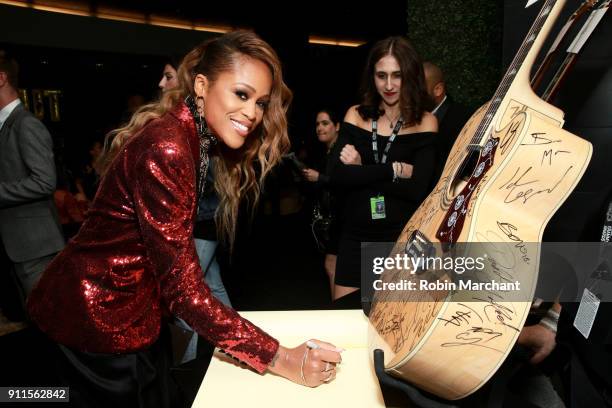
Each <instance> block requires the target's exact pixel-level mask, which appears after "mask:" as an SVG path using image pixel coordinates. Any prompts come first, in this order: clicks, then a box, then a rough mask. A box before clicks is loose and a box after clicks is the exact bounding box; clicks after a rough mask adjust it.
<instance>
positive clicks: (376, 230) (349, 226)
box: [331, 37, 438, 306]
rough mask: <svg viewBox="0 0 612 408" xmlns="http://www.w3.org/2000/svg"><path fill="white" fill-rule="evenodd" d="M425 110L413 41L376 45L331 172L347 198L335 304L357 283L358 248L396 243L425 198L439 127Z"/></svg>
mask: <svg viewBox="0 0 612 408" xmlns="http://www.w3.org/2000/svg"><path fill="white" fill-rule="evenodd" d="M427 106H428V96H427V90H426V87H425V77H424V74H423V65H422V62H421V59H420V58H419V56H418V55H417V53H416V51H415V50H414V48H413V47H412V45H411V44H410V42H409V41H408V40H407V39H406V38H404V37H389V38H386V39H384V40H381V41H378V42H377V43H376V44H374V46H373V48H372V49H371V51H370V53H369V55H368V59H367V63H366V67H365V70H364V75H363V79H362V102H361V104H360V105H356V106H353V107H351V108H350V109H349V110H348V112H347V113H346V116H345V118H344V123H342V126H341V127H340V136H339V140H338V151H339V152H340V154H339V155H338V156H337V157H336V164H335V165H334V166H333V168H332V171H331V183H332V185H333V186H337V187H338V188H339V189H342V190H344V191H345V192H346V201H345V205H344V206H343V209H342V210H341V211H342V213H343V217H344V223H343V225H342V227H341V236H340V241H339V244H338V261H337V265H336V275H335V289H334V297H335V298H336V299H339V298H341V297H343V296H346V295H349V294H351V293H353V292H357V291H358V289H359V287H360V285H361V279H360V276H361V266H362V265H361V261H362V256H361V245H362V243H363V242H395V241H396V240H397V239H398V237H399V235H400V233H401V231H402V229H403V228H404V226H405V224H406V222H407V221H408V220H409V219H410V216H411V215H412V213H413V212H414V211H415V210H416V209H417V208H418V206H419V205H420V204H421V201H422V200H423V199H424V198H425V197H426V195H427V193H428V192H429V189H430V186H431V183H432V175H433V171H434V167H435V162H436V150H435V139H436V132H437V130H438V123H437V121H436V118H435V116H434V115H432V114H431V113H429V112H427V110H426V108H427ZM369 265H372V263H371V262H369ZM367 269H368V268H367V267H366V270H367ZM370 273H371V268H370ZM355 306H356V305H355Z"/></svg>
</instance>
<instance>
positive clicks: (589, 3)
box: [531, 0, 597, 89]
mask: <svg viewBox="0 0 612 408" xmlns="http://www.w3.org/2000/svg"><path fill="white" fill-rule="evenodd" d="M595 3H597V0H585V1H584V2H583V3H582V4H581V5H580V6H579V7H578V9H576V11H574V12H573V13H572V15H571V16H570V17H569V18H568V19H567V22H566V23H565V24H564V25H563V27H562V28H561V30H560V31H559V34H557V37H556V38H555V40H554V41H553V43H552V45H551V46H550V48H549V50H548V52H547V53H546V57H544V60H543V61H542V63H541V64H540V66H539V67H538V70H537V71H536V73H535V74H534V75H533V78H532V80H531V87H532V88H533V89H538V87H539V86H540V84H541V83H542V80H543V79H544V74H545V73H546V71H547V70H548V68H549V67H550V65H551V63H552V60H553V58H554V57H555V56H556V55H557V54H558V51H559V45H560V44H561V42H562V41H563V40H564V39H565V37H566V36H567V34H568V33H569V32H570V31H571V29H572V28H574V26H575V25H576V24H577V23H578V21H579V20H580V18H581V17H582V16H583V15H584V14H586V13H587V12H588V11H589V10H590V9H591V8H592V7H593V6H594V5H595Z"/></svg>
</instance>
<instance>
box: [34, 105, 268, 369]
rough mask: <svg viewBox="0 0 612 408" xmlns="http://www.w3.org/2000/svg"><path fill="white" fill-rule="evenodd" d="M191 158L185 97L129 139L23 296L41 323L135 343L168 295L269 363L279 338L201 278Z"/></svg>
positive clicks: (221, 343) (233, 348) (235, 352)
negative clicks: (83, 214) (81, 218)
mask: <svg viewBox="0 0 612 408" xmlns="http://www.w3.org/2000/svg"><path fill="white" fill-rule="evenodd" d="M198 160H199V140H198V136H197V133H196V129H195V124H194V120H193V117H192V115H191V113H190V111H189V109H188V108H187V107H186V106H185V105H184V104H183V103H182V102H181V103H180V104H179V105H178V106H177V107H176V108H174V109H173V110H171V111H170V112H168V113H166V114H165V115H163V116H162V117H161V118H160V119H157V120H153V121H152V122H150V123H149V124H148V125H147V126H146V127H145V128H144V129H143V130H142V131H141V132H139V133H138V134H137V135H135V136H133V137H132V139H131V140H130V141H128V143H126V145H125V146H124V148H123V149H122V151H121V152H120V153H119V155H118V156H117V157H116V158H115V160H114V161H113V163H112V164H111V167H110V168H109V170H108V172H107V174H106V175H105V177H104V178H103V179H102V181H101V183H100V187H99V191H98V194H97V195H96V198H95V200H94V202H93V204H92V207H91V209H90V211H89V213H88V214H87V219H86V220H85V222H84V223H83V226H82V227H81V229H80V231H79V233H78V235H77V236H76V237H75V238H74V239H73V240H71V241H70V242H69V244H68V245H67V246H66V248H65V249H64V250H63V251H62V252H61V253H60V254H59V255H58V256H57V257H56V258H55V259H54V260H53V262H52V263H51V264H50V265H49V267H48V268H47V270H46V271H45V273H44V274H43V276H42V278H41V280H40V282H39V284H38V285H37V287H36V288H35V289H34V290H33V292H32V293H31V295H30V297H29V300H28V307H29V312H30V316H31V318H32V319H33V320H34V322H36V324H37V325H38V326H39V328H40V329H41V330H42V331H43V332H45V333H46V334H47V335H48V336H49V337H51V338H52V339H53V340H55V341H57V342H59V343H61V344H64V345H66V346H69V347H73V348H75V349H78V350H81V351H87V352H98V353H126V352H132V351H137V350H141V349H143V348H146V347H147V346H149V345H151V344H152V343H153V342H155V340H156V339H157V337H158V335H159V331H160V325H161V316H162V309H163V308H164V306H163V305H165V307H167V308H168V309H169V310H170V311H171V312H173V313H174V314H175V315H177V316H179V317H181V318H182V319H184V320H185V321H186V322H187V323H189V324H190V325H191V327H193V328H194V330H196V331H197V332H198V333H199V334H200V335H202V336H204V337H205V338H207V339H208V340H209V341H210V342H212V343H213V344H215V345H216V346H218V347H220V348H222V349H224V350H225V351H227V352H228V353H229V354H231V355H232V356H234V357H236V358H238V359H240V360H242V361H244V362H246V363H248V364H249V365H251V366H252V367H253V368H255V369H256V370H257V371H259V372H262V371H264V370H265V369H266V368H267V366H268V364H269V363H270V361H271V360H272V358H273V357H274V355H275V354H276V351H277V349H278V342H277V341H276V340H275V339H274V338H272V337H270V336H269V335H268V334H266V333H265V332H263V331H262V330H261V329H259V328H258V327H256V326H255V325H253V324H252V323H251V322H249V321H248V320H246V319H243V318H241V317H240V316H239V315H238V314H237V313H236V312H235V311H234V310H233V309H230V308H227V307H225V306H224V305H223V304H222V303H221V302H220V301H218V300H217V299H215V298H214V297H213V296H212V294H211V292H210V290H209V288H208V287H207V286H206V285H205V284H204V282H203V279H202V271H201V269H200V264H199V262H198V257H197V254H196V250H195V246H194V241H193V236H192V231H193V224H194V218H195V214H196V176H195V175H196V163H198Z"/></svg>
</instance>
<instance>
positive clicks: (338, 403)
mask: <svg viewBox="0 0 612 408" xmlns="http://www.w3.org/2000/svg"><path fill="white" fill-rule="evenodd" d="M241 315H242V316H244V317H245V318H247V319H249V320H250V321H252V322H253V323H255V324H256V325H258V326H259V327H261V328H262V329H264V330H266V331H267V332H268V333H270V334H271V335H273V336H274V337H276V338H277V339H278V340H279V341H280V342H281V344H283V345H284V346H287V347H294V346H297V345H299V344H301V343H302V342H304V341H305V340H308V339H309V338H317V339H320V340H324V341H329V342H330V343H333V344H334V345H336V346H337V347H340V348H344V349H345V350H346V351H344V352H343V353H342V364H341V365H340V366H339V367H338V373H337V377H336V379H335V380H334V381H332V382H331V383H329V384H323V385H321V386H319V387H317V388H307V387H304V386H301V385H298V384H294V383H292V382H291V381H288V380H286V379H284V378H281V377H277V376H275V375H273V374H270V373H266V374H264V375H260V374H257V373H256V372H255V371H252V370H251V369H249V368H247V367H245V366H240V365H237V364H236V363H235V362H234V361H233V360H232V359H231V358H229V357H227V356H225V355H223V354H221V353H219V352H218V350H216V351H215V354H214V355H213V358H212V361H211V362H210V366H209V367H208V371H207V372H206V376H205V377H204V380H203V381H202V385H201V386H200V390H199V391H198V394H197V396H196V398H195V401H194V403H193V405H192V407H194V408H210V407H214V408H218V407H219V408H221V407H223V408H225V407H269V408H273V407H279V408H281V407H282V408H288V407H291V408H300V407H304V408H327V407H329V408H332V407H333V408H341V407H342V408H343V407H351V408H376V407H383V408H384V406H385V404H384V400H383V397H382V394H381V392H380V388H379V385H378V380H377V379H376V374H375V372H374V367H373V364H372V356H371V355H370V352H369V351H368V345H367V343H368V342H367V318H366V317H365V316H364V314H363V312H362V311H361V310H316V311H290V312H246V313H241Z"/></svg>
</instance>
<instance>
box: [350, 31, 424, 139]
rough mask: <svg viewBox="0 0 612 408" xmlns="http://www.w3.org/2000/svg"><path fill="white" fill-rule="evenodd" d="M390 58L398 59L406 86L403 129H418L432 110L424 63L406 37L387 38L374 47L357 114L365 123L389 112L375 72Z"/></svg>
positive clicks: (402, 100)
mask: <svg viewBox="0 0 612 408" xmlns="http://www.w3.org/2000/svg"><path fill="white" fill-rule="evenodd" d="M387 55H392V56H393V57H395V59H396V60H397V63H398V64H399V66H400V70H401V75H402V86H401V90H400V100H399V104H400V110H401V113H402V118H404V125H403V126H404V127H409V126H414V125H416V124H418V123H420V122H421V119H422V118H423V113H424V112H425V111H426V110H428V109H429V108H430V106H429V105H430V101H429V97H428V95H427V87H426V85H425V73H424V72H423V62H422V60H421V58H420V57H419V55H418V54H417V52H416V51H415V49H414V48H413V47H412V44H410V42H409V41H408V39H406V38H405V37H401V36H394V37H388V38H385V39H384V40H380V41H378V42H377V43H376V44H374V46H373V47H372V49H371V50H370V53H369V54H368V59H367V63H366V67H365V69H364V71H363V77H362V79H361V94H362V95H363V99H362V102H361V104H360V105H359V107H358V108H357V111H358V112H359V115H360V116H361V117H362V118H363V119H364V120H368V119H378V118H379V117H380V116H381V115H383V114H384V113H385V111H384V110H383V109H381V108H380V103H381V101H382V97H381V96H380V94H379V93H378V91H377V90H376V84H375V83H374V75H375V72H374V70H375V65H376V63H377V62H378V61H380V59H381V58H383V57H385V56H387Z"/></svg>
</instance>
